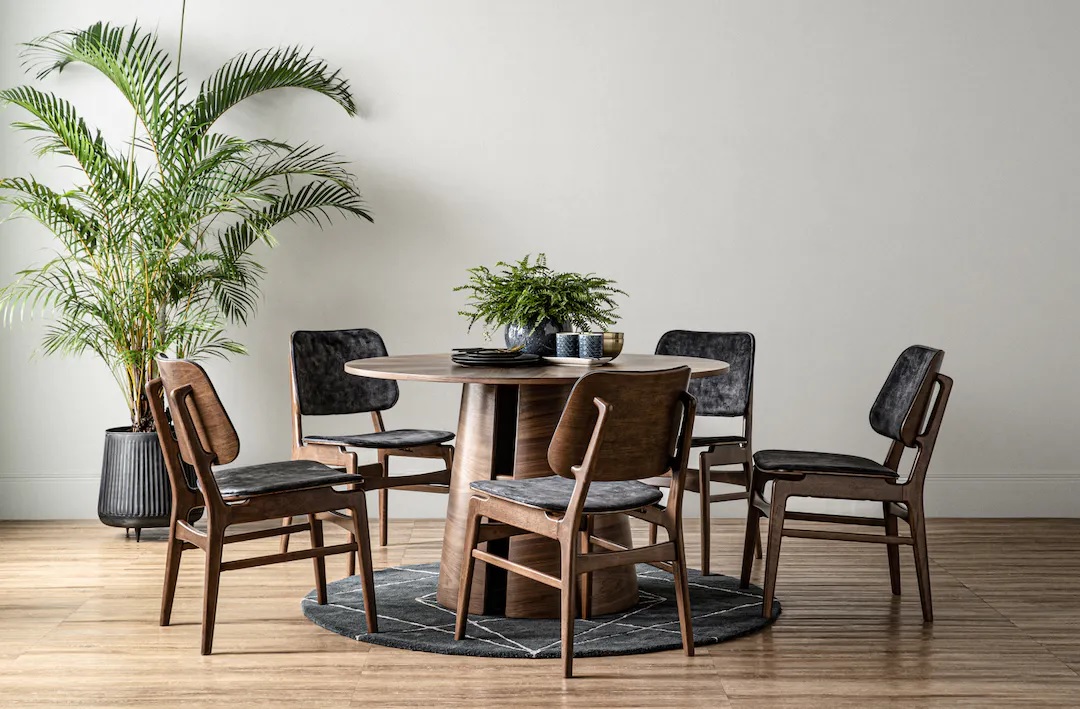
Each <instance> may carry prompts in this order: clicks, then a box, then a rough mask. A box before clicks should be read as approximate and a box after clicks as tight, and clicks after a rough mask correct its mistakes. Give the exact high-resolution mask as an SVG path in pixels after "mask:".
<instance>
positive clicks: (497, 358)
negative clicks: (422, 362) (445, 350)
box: [450, 347, 542, 367]
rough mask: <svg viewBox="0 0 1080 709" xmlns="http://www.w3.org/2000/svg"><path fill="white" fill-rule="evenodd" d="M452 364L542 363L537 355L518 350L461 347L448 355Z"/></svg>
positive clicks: (507, 364)
mask: <svg viewBox="0 0 1080 709" xmlns="http://www.w3.org/2000/svg"><path fill="white" fill-rule="evenodd" d="M450 359H451V360H453V362H454V364H460V365H463V366H466V367H525V366H529V365H533V366H535V365H538V364H542V362H541V361H540V356H539V355H534V354H526V353H524V352H519V351H518V350H500V349H484V348H483V347H461V348H458V349H455V350H454V351H453V353H452V354H451V355H450Z"/></svg>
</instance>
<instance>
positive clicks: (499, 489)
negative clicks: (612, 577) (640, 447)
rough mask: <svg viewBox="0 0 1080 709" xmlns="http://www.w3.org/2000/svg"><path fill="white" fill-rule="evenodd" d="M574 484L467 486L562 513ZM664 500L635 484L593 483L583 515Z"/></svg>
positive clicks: (538, 481) (549, 480) (551, 480)
mask: <svg viewBox="0 0 1080 709" xmlns="http://www.w3.org/2000/svg"><path fill="white" fill-rule="evenodd" d="M574 485H575V483H574V481H573V480H571V479H569V478H562V477H559V476H558V475H551V476H549V477H544V478H527V479H524V480H479V481H477V482H473V483H470V484H469V486H470V487H471V488H472V489H474V490H478V491H480V492H483V493H486V494H488V495H493V496H494V497H501V498H503V499H504V500H511V501H512V502H520V503H521V504H523V505H528V506H530V507H538V508H540V509H542V510H547V511H549V512H565V511H566V508H567V506H568V505H569V504H570V496H571V495H572V494H573V492H574ZM662 497H663V494H662V493H661V492H660V490H659V489H657V488H655V487H653V486H652V485H646V484H645V483H642V482H638V481H637V480H617V481H610V482H594V483H592V484H590V485H589V494H588V495H587V496H586V497H585V511H586V512H593V513H596V512H619V511H622V510H636V509H637V508H639V507H647V506H648V505H653V504H656V503H657V502H659V501H660V499H661V498H662Z"/></svg>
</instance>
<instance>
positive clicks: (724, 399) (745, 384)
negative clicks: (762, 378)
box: [656, 330, 754, 416]
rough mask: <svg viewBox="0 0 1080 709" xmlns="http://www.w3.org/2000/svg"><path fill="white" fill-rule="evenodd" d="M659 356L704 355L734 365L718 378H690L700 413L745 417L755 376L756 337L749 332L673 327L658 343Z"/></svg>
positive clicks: (703, 414)
mask: <svg viewBox="0 0 1080 709" xmlns="http://www.w3.org/2000/svg"><path fill="white" fill-rule="evenodd" d="M656 354H658V355H679V356H682V357H703V358H705V359H719V360H722V361H724V362H727V363H728V364H729V365H730V366H731V368H730V369H729V370H728V371H727V372H725V373H724V374H718V375H716V376H714V377H701V378H699V379H691V380H690V393H691V394H693V395H694V396H695V397H697V415H698V416H745V415H746V409H747V407H748V406H749V404H750V386H751V384H752V383H753V379H754V336H753V335H752V334H750V333H749V332H695V331H692V330H672V331H670V332H667V333H664V335H663V337H661V338H660V341H659V342H658V343H657V344H656Z"/></svg>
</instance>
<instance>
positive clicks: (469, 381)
mask: <svg viewBox="0 0 1080 709" xmlns="http://www.w3.org/2000/svg"><path fill="white" fill-rule="evenodd" d="M682 366H687V367H690V372H691V376H692V377H708V376H713V375H717V374H722V373H724V372H726V371H727V370H728V364H727V363H726V362H721V361H719V360H711V359H700V358H697V357H672V356H665V355H635V354H624V355H621V356H620V357H618V358H617V359H616V360H615V361H613V362H611V363H610V364H608V365H605V366H604V367H603V370H604V371H616V372H618V371H635V372H641V371H656V370H661V369H670V368H672V367H682ZM345 371H346V372H348V373H349V374H354V375H356V376H360V377H372V378H375V379H395V380H402V381H423V382H448V383H455V384H461V385H462V391H461V410H460V415H459V417H458V429H457V441H456V446H457V450H456V452H455V455H454V466H453V471H452V473H451V478H450V491H449V493H450V494H449V501H448V503H447V510H446V530H445V534H444V535H443V546H442V564H441V567H440V571H439V587H438V602H439V604H440V605H442V606H444V607H446V608H451V609H452V608H456V607H457V597H458V580H459V576H460V572H461V569H462V562H463V559H464V555H465V522H466V512H467V510H468V505H469V497H470V496H471V494H472V491H471V490H470V488H469V483H471V482H473V481H476V480H491V479H494V478H496V477H502V476H509V477H513V478H533V477H540V476H545V475H553V474H554V473H553V472H552V470H551V468H550V467H548V462H547V449H548V444H549V443H550V442H551V437H552V434H554V432H555V426H556V424H557V423H558V421H559V416H560V415H561V414H562V410H563V406H564V404H565V403H566V399H567V397H568V396H569V394H570V389H571V388H572V387H573V385H574V382H576V381H577V380H578V379H579V378H580V377H581V376H582V375H583V374H585V373H586V372H588V371H592V370H588V369H585V368H583V367H574V366H565V365H562V366H559V365H551V364H545V365H542V366H535V367H531V366H530V367H465V366H461V365H457V364H454V363H453V362H451V361H450V355H449V354H425V355H404V356H400V357H372V358H369V359H360V360H354V361H351V362H348V363H346V364H345ZM594 525H595V526H594V533H595V534H596V535H597V536H600V537H605V538H607V539H611V540H612V541H615V542H617V543H619V544H623V545H626V546H630V542H631V540H630V524H629V521H628V520H627V517H626V516H625V515H599V516H598V517H597V518H596V520H595V523H594ZM487 551H489V552H491V553H493V554H498V555H500V556H505V557H509V558H510V559H511V560H512V561H516V562H518V563H524V564H527V565H529V566H533V567H535V568H537V569H539V570H541V571H544V572H545V573H549V574H552V575H555V576H558V574H559V546H558V543H557V542H555V541H552V540H550V539H545V538H541V537H539V536H537V535H534V534H529V535H523V536H518V537H514V538H512V539H505V540H499V541H492V542H488V543H487ZM592 587H593V604H592V608H593V612H594V613H595V614H597V615H602V614H605V613H615V612H618V611H622V610H625V609H627V608H630V607H632V606H634V605H635V604H636V603H637V600H638V592H637V591H638V589H637V575H636V574H635V571H634V569H633V568H632V567H629V566H627V567H622V568H614V569H607V570H603V571H598V572H596V573H594V574H593V586H592ZM469 601H470V604H469V612H470V613H474V614H484V615H505V616H509V617H514V618H558V617H559V591H558V589H554V588H551V587H549V586H545V585H543V584H541V583H538V582H536V581H532V580H530V579H527V578H524V577H522V576H518V575H517V574H507V572H506V571H504V570H503V569H500V568H497V567H494V566H489V565H486V564H484V563H483V562H479V561H478V562H476V570H475V576H474V580H473V587H472V596H471V597H470V599H469Z"/></svg>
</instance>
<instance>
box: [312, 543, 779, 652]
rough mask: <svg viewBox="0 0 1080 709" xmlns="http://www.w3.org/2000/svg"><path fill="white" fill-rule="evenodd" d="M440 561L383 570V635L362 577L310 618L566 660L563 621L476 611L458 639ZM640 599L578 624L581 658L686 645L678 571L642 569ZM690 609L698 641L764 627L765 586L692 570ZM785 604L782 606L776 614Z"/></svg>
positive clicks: (409, 641) (432, 645)
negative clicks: (368, 615)
mask: <svg viewBox="0 0 1080 709" xmlns="http://www.w3.org/2000/svg"><path fill="white" fill-rule="evenodd" d="M438 570H439V565H438V564H420V565H415V566H397V567H391V568H388V569H383V570H380V571H376V572H375V596H376V599H377V606H378V615H379V632H378V633H374V634H368V633H366V632H363V630H364V604H363V597H362V594H361V591H360V583H359V579H358V578H357V577H350V578H345V579H342V580H340V581H334V582H331V583H329V584H327V604H326V605H323V606H320V605H318V604H317V603H316V602H315V597H314V595H315V592H314V591H312V592H311V593H310V594H308V596H307V597H306V598H304V599H303V601H302V607H303V611H304V615H306V616H307V617H308V618H310V619H311V620H312V621H314V622H315V623H316V624H317V625H319V626H321V627H323V628H326V629H327V630H331V631H333V632H335V633H338V634H339V635H344V636H346V637H350V638H353V639H355V640H358V641H361V642H368V643H374V644H378V645H386V646H389V647H399V648H404V649H410V650H420V651H424V652H435V653H440V654H452V655H477V656H488V657H520V658H550V657H559V655H560V652H561V642H560V639H559V633H560V627H559V620H558V619H546V618H545V619H525V618H505V617H502V616H484V615H470V616H469V625H468V630H467V638H466V639H465V640H462V641H461V642H457V641H455V640H454V619H455V613H454V611H452V610H450V609H447V608H443V607H442V606H440V605H439V604H438V602H437V601H436V589H437V585H438V576H439V571H438ZM637 575H638V585H639V602H638V604H637V605H635V606H634V607H632V608H629V609H627V610H625V611H623V612H621V613H612V614H609V615H604V616H595V617H593V618H590V619H588V620H582V619H581V618H578V619H576V620H575V622H574V631H575V632H574V655H575V656H576V657H594V656H602V655H623V654H636V653H642V652H655V651H658V650H668V649H673V648H680V647H682V637H681V634H680V631H679V620H678V616H677V614H676V604H675V597H674V584H673V579H672V576H671V574H668V573H666V572H664V571H660V570H659V569H656V568H654V567H651V566H647V565H645V564H641V565H639V566H638V567H637ZM690 608H691V612H692V615H693V625H694V643H695V645H708V644H712V643H717V642H722V641H723V640H728V639H731V638H734V637H738V636H741V635H745V634H747V633H749V632H753V631H755V630H759V629H761V628H764V627H765V626H766V625H768V624H769V622H770V621H767V620H765V619H764V618H762V617H761V591H760V589H758V588H756V587H753V586H751V587H750V588H749V589H740V588H738V581H737V580H736V579H733V578H730V577H727V576H701V575H700V574H699V573H698V572H697V571H694V570H691V571H690ZM779 609H780V606H779V603H778V602H775V603H774V610H775V611H776V612H775V613H774V614H773V617H774V618H775V617H776V615H777V614H778V612H779Z"/></svg>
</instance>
